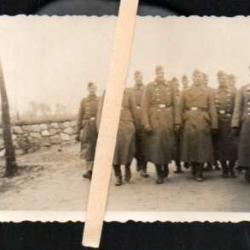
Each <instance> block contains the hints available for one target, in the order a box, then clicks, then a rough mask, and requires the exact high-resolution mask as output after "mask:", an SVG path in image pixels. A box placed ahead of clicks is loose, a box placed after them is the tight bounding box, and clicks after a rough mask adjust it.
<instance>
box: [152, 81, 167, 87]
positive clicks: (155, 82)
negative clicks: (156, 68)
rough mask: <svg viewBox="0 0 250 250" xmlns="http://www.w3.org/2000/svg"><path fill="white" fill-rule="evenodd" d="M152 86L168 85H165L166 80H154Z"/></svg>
mask: <svg viewBox="0 0 250 250" xmlns="http://www.w3.org/2000/svg"><path fill="white" fill-rule="evenodd" d="M154 84H155V85H165V86H167V85H168V83H167V81H166V80H164V81H157V80H155V81H154Z"/></svg>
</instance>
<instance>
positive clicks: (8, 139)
mask: <svg viewBox="0 0 250 250" xmlns="http://www.w3.org/2000/svg"><path fill="white" fill-rule="evenodd" d="M0 95H1V107H2V126H3V140H4V147H5V161H6V171H5V176H8V177H10V176H13V174H14V173H15V171H16V169H17V164H16V155H15V149H14V145H13V141H12V134H11V121H10V111H9V101H8V96H7V91H6V87H5V82H4V76H3V70H2V65H1V62H0Z"/></svg>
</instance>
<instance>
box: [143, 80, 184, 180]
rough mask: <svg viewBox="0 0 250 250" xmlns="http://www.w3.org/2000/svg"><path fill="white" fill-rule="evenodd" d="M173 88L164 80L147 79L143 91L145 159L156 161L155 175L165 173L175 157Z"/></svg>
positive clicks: (177, 118) (177, 120)
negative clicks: (149, 80) (148, 80)
mask: <svg viewBox="0 0 250 250" xmlns="http://www.w3.org/2000/svg"><path fill="white" fill-rule="evenodd" d="M175 96H176V94H175V89H174V88H173V87H172V85H171V84H169V83H168V82H166V81H161V82H157V81H154V82H151V83H149V84H148V85H147V86H146V88H145V91H144V95H143V100H142V105H143V124H144V127H145V128H148V131H149V132H148V135H147V143H146V145H147V147H146V160H147V161H150V162H152V163H154V164H155V165H156V171H157V175H158V179H159V177H160V182H159V183H162V180H161V179H162V176H164V177H165V176H167V175H168V168H167V165H168V164H169V163H170V162H171V161H172V160H173V159H174V157H175V133H174V127H175V125H177V124H179V123H180V114H179V109H178V104H177V102H176V98H175Z"/></svg>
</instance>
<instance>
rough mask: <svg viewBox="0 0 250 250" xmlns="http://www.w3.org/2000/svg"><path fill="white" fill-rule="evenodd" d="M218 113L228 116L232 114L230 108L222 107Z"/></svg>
mask: <svg viewBox="0 0 250 250" xmlns="http://www.w3.org/2000/svg"><path fill="white" fill-rule="evenodd" d="M218 113H219V114H220V115H227V116H231V115H232V113H231V112H229V111H228V110H225V109H220V110H218Z"/></svg>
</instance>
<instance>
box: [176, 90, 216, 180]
mask: <svg viewBox="0 0 250 250" xmlns="http://www.w3.org/2000/svg"><path fill="white" fill-rule="evenodd" d="M180 109H181V112H182V121H183V131H182V139H181V159H182V161H183V162H191V163H193V164H192V167H193V171H194V172H193V174H194V176H195V175H196V173H195V169H196V165H194V163H195V164H198V165H197V166H198V167H199V177H198V180H201V179H202V176H201V175H202V167H203V166H202V164H204V163H205V162H207V163H213V162H214V151H213V143H212V131H211V129H217V128H218V120H217V113H216V107H215V103H214V94H213V92H212V91H211V90H209V89H208V88H206V87H204V86H192V87H190V88H188V89H186V90H184V91H183V93H182V96H181V100H180Z"/></svg>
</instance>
